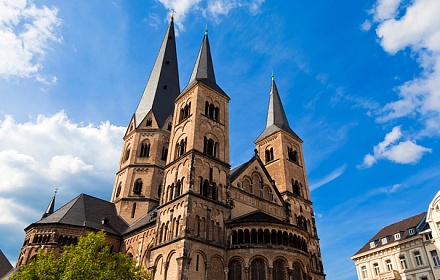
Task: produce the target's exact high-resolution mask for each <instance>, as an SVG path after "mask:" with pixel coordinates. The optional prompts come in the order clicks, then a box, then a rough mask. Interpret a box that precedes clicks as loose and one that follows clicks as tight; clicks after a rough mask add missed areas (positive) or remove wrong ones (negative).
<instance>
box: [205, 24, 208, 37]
mask: <svg viewBox="0 0 440 280" xmlns="http://www.w3.org/2000/svg"><path fill="white" fill-rule="evenodd" d="M205 35H208V25H206V27H205Z"/></svg>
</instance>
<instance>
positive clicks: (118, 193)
mask: <svg viewBox="0 0 440 280" xmlns="http://www.w3.org/2000/svg"><path fill="white" fill-rule="evenodd" d="M121 189H122V183H121V182H119V185H118V188H117V189H116V195H115V196H116V197H119V196H120V195H121Z"/></svg>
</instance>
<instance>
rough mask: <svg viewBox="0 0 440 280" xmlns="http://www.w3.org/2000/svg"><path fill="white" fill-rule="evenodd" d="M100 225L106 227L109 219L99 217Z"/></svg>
mask: <svg viewBox="0 0 440 280" xmlns="http://www.w3.org/2000/svg"><path fill="white" fill-rule="evenodd" d="M101 225H103V226H106V227H107V226H108V225H109V220H108V219H107V218H102V219H101Z"/></svg>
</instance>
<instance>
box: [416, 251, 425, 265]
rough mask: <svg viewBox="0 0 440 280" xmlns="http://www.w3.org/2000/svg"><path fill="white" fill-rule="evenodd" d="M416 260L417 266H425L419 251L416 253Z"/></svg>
mask: <svg viewBox="0 0 440 280" xmlns="http://www.w3.org/2000/svg"><path fill="white" fill-rule="evenodd" d="M414 259H415V260H416V265H417V266H420V265H423V261H422V256H421V255H420V253H419V252H418V251H415V252H414Z"/></svg>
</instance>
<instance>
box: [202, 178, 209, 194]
mask: <svg viewBox="0 0 440 280" xmlns="http://www.w3.org/2000/svg"><path fill="white" fill-rule="evenodd" d="M202 195H203V196H206V197H208V196H209V182H208V180H205V181H204V182H203V187H202Z"/></svg>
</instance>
